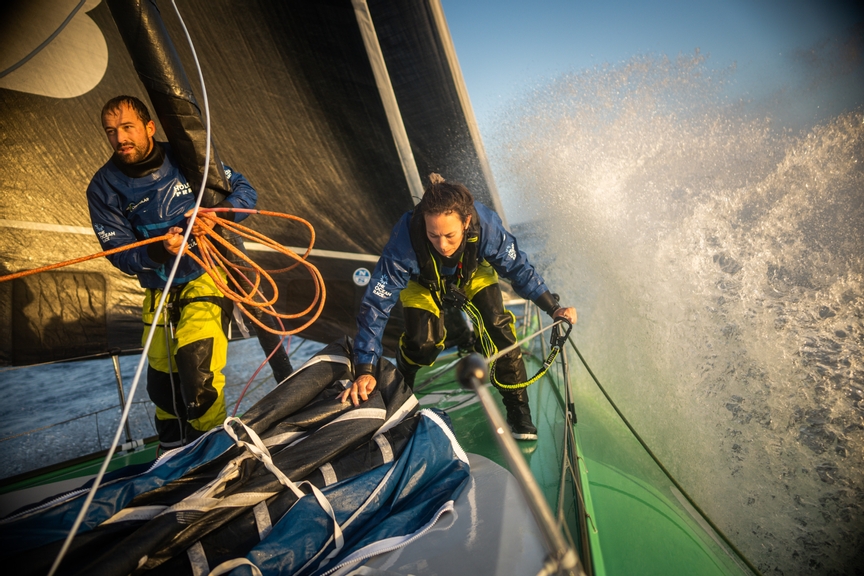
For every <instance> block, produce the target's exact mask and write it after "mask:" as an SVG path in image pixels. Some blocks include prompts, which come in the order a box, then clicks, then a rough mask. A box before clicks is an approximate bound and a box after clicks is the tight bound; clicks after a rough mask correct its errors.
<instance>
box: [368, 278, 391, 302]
mask: <svg viewBox="0 0 864 576" xmlns="http://www.w3.org/2000/svg"><path fill="white" fill-rule="evenodd" d="M386 288H387V285H386V284H384V282H382V281H381V280H379V281H378V283H377V284H376V285H375V288H374V289H373V290H372V293H373V294H375V296H378V297H379V298H389V297H390V296H391V295H392V294H393V293H392V292H388V291H387V290H386Z"/></svg>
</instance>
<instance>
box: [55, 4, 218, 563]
mask: <svg viewBox="0 0 864 576" xmlns="http://www.w3.org/2000/svg"><path fill="white" fill-rule="evenodd" d="M171 5H172V6H174V11H175V12H176V13H177V18H179V19H180V24H181V25H182V26H183V32H184V34H185V35H186V39H187V40H188V42H189V47H190V48H191V50H192V57H193V59H194V60H195V67H196V69H197V70H198V78H199V80H200V82H201V94H202V97H203V100H204V117H205V125H206V128H207V133H206V134H207V135H206V143H207V151H206V153H205V156H204V176H203V178H202V179H201V189H200V190H199V192H198V198H197V199H196V201H195V212H194V213H193V214H192V217H191V218H190V220H189V226H188V227H187V228H186V232H185V233H184V234H183V242H182V243H181V244H180V249H179V251H178V252H177V256H176V257H175V258H174V264H173V265H172V266H171V272H170V273H169V274H168V279H167V281H166V282H165V289H164V290H163V291H162V297H161V298H160V299H159V305H158V306H156V311H155V313H154V318H158V317H159V315H160V314H161V313H162V309H163V308H164V306H165V301H166V300H167V298H168V290H169V289H170V288H171V285H172V284H173V282H174V277H175V276H176V274H177V268H178V266H179V265H180V260H181V258H182V255H183V250H184V249H185V248H186V244H187V243H188V242H189V236H190V235H191V234H192V226H193V224H194V223H195V218H196V217H197V216H198V208H199V207H200V206H201V200H202V198H203V197H204V190H205V188H206V184H207V171H208V169H209V167H210V106H209V104H208V102H207V88H206V86H205V84H204V75H203V73H202V72H201V64H200V63H199V62H198V55H197V54H196V52H195V46H194V45H193V43H192V37H191V36H190V35H189V30H187V29H186V24H185V23H184V22H183V17H182V16H181V15H180V10H178V9H177V4H175V2H174V0H171ZM155 332H156V330H153V329H151V330H149V331H148V333H147V339H146V341H145V342H144V350H143V351H142V352H141V358H140V360H139V361H138V367H137V369H136V370H135V377H134V378H133V379H132V385H131V387H130V388H129V395H128V400H127V401H126V404H125V406H123V413H122V414H121V415H120V422H119V423H118V424H117V431H116V432H115V434H114V440H113V441H112V442H111V446H110V447H109V448H108V452H107V453H106V454H105V459H104V460H103V461H102V466H101V467H100V468H99V472H98V473H97V474H96V478H94V479H93V485H92V486H91V488H90V491H89V492H88V493H87V498H86V499H85V500H84V505H83V506H82V507H81V511H80V512H79V513H78V516H77V518H75V522H74V523H73V524H72V528H71V529H70V530H69V535H68V536H67V537H66V540H65V541H64V542H63V546H62V548H60V552H59V553H58V554H57V558H55V559H54V564H53V565H52V566H51V570H50V571H49V572H48V576H54V574H55V573H56V572H57V568H59V567H60V562H62V561H63V558H64V557H65V556H66V552H67V551H68V550H69V546H70V545H71V544H72V540H73V538H75V534H76V532H78V528H79V527H80V526H81V523H82V522H83V521H84V517H85V516H86V515H87V510H88V509H89V508H90V504H91V503H92V502H93V498H94V497H95V496H96V491H97V490H98V489H99V485H100V484H101V483H102V478H103V477H104V476H105V471H106V470H107V469H108V464H109V463H110V462H111V457H112V456H114V451H115V450H116V448H117V445H118V444H120V436H121V435H122V433H123V428H124V426H125V424H126V421H127V420H128V418H129V411H130V410H131V408H132V399H133V398H135V392H136V390H137V389H138V382H139V381H140V380H141V374H142V373H143V371H144V365H145V364H146V362H147V352H148V351H149V350H150V344H151V343H152V342H153V335H154V334H155Z"/></svg>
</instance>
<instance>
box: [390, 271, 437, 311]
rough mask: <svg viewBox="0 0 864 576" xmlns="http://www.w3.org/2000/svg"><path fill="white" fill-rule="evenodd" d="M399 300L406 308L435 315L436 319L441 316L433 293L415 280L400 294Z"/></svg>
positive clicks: (409, 282) (410, 281)
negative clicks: (417, 309)
mask: <svg viewBox="0 0 864 576" xmlns="http://www.w3.org/2000/svg"><path fill="white" fill-rule="evenodd" d="M399 300H400V301H401V302H402V306H404V307H405V308H419V309H420V310H426V311H427V312H431V313H432V314H435V316H436V317H438V316H440V315H441V311H440V310H438V305H437V304H435V300H433V299H432V293H431V292H429V290H428V289H427V288H424V287H423V286H421V285H420V283H419V282H415V281H414V280H409V281H408V286H406V287H405V289H404V290H402V292H400V293H399Z"/></svg>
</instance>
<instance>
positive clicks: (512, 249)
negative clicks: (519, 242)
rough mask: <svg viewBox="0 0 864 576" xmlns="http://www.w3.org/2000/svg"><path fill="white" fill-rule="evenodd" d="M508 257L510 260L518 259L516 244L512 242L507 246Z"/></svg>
mask: <svg viewBox="0 0 864 576" xmlns="http://www.w3.org/2000/svg"><path fill="white" fill-rule="evenodd" d="M507 257H508V258H510V260H515V259H516V246H515V244H513V243H512V242H511V243H510V246H508V247H507Z"/></svg>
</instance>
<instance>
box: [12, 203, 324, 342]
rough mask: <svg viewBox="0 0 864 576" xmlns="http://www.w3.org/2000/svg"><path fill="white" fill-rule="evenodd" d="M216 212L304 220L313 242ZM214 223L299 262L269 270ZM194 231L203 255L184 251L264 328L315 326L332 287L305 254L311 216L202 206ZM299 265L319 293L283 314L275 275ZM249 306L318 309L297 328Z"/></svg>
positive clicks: (44, 268)
mask: <svg viewBox="0 0 864 576" xmlns="http://www.w3.org/2000/svg"><path fill="white" fill-rule="evenodd" d="M214 212H246V213H252V214H261V215H264V216H273V217H276V218H283V219H286V220H292V221H295V222H299V223H301V224H303V225H304V226H306V227H307V228H308V229H309V233H310V236H311V237H310V240H309V246H308V248H306V251H305V252H304V253H303V255H302V256H300V255H298V254H297V253H296V252H294V251H293V250H291V249H290V248H287V247H285V246H283V245H281V244H279V243H278V242H276V241H274V240H272V239H270V238H268V237H267V236H264V235H263V234H261V233H259V232H256V231H255V230H252V229H251V228H248V227H246V226H242V225H240V224H237V223H236V222H232V221H231V220H226V219H224V218H220V217H218V216H216V215H215V214H214ZM215 226H221V227H222V228H224V229H225V230H229V231H231V232H233V233H235V234H237V235H238V236H241V237H243V238H246V239H247V240H252V241H255V242H258V243H260V244H262V245H264V246H266V247H268V248H270V249H272V250H274V251H276V252H279V253H280V254H283V255H284V256H287V257H288V258H289V259H291V260H294V263H293V264H291V265H290V266H288V267H286V268H280V269H278V270H265V269H263V268H262V267H261V266H259V265H258V264H256V263H255V262H254V261H253V260H252V259H251V258H249V257H248V256H247V255H246V254H244V253H243V252H242V251H241V250H239V249H238V248H237V247H236V246H233V245H232V244H230V243H229V242H227V241H226V240H225V239H224V238H222V236H220V235H219V234H218V233H217V232H215V231H214V227H215ZM193 235H194V236H195V240H196V243H197V244H198V251H199V252H200V256H199V255H198V254H195V253H194V252H192V251H191V250H190V249H189V246H188V244H187V245H186V247H185V249H184V251H183V253H184V255H187V256H189V257H190V258H192V259H193V260H194V261H195V262H197V263H198V265H199V266H201V267H202V268H203V269H204V270H205V271H206V272H207V274H209V275H210V278H212V279H213V282H214V283H215V284H216V286H217V287H218V288H219V290H220V291H221V292H222V294H224V295H225V297H226V298H229V299H230V300H232V301H234V302H235V303H236V304H237V306H238V307H239V308H240V310H241V312H243V314H244V315H245V316H246V317H247V318H249V319H250V320H252V322H254V323H255V324H256V325H257V326H258V327H260V328H261V329H262V330H266V331H267V332H271V333H273V334H278V335H280V336H290V335H292V334H296V333H298V332H300V331H302V330H305V329H306V328H308V327H309V326H311V325H312V323H313V322H315V321H316V320H317V319H318V317H319V316H320V315H321V312H322V311H323V309H324V301H325V299H326V296H327V291H326V289H325V287H324V279H323V278H322V277H321V273H320V272H319V271H318V269H317V268H316V267H315V266H313V265H312V264H310V263H309V262H307V261H306V258H307V257H308V256H309V254H310V253H311V252H312V246H313V245H314V243H315V230H314V229H313V228H312V225H311V224H310V223H309V222H308V221H307V220H304V219H303V218H300V217H298V216H292V215H290V214H282V213H280V212H270V211H267V210H241V209H236V208H202V209H200V210H199V212H198V218H197V219H196V226H195V228H194V230H193ZM172 236H173V235H172V234H165V235H163V236H158V237H156V238H148V239H146V240H142V241H140V242H135V243H133V244H128V245H126V246H121V247H119V248H113V249H111V250H105V251H103V252H99V253H97V254H91V255H89V256H83V257H81V258H75V259H74V260H67V261H65V262H59V263H57V264H51V265H48V266H42V267H41V268H34V269H32V270H22V271H20V272H15V273H14V274H9V275H7V276H0V282H5V281H7V280H14V279H16V278H23V277H24V276H30V275H32V274H38V273H39V272H46V271H48V270H54V269H57V268H62V267H64V266H70V265H72V264H78V263H80V262H86V261H87V260H93V259H95V258H99V257H102V256H110V255H111V254H117V253H118V252H123V251H124V250H131V249H133V248H137V247H139V246H144V245H146V244H151V243H153V242H161V241H163V240H166V239H168V238H171V237H172ZM214 240H215V243H214ZM217 244H218V245H221V247H222V248H224V249H225V250H227V251H229V252H231V253H232V254H233V255H234V256H236V257H237V258H238V259H239V260H241V261H243V262H244V263H246V264H247V266H242V265H238V264H235V263H233V262H231V261H229V260H228V258H227V257H226V256H224V255H223V254H222V253H221V252H220V251H219V249H218V248H217ZM300 265H302V266H305V267H306V269H307V270H308V271H309V274H310V276H312V281H313V284H314V286H315V295H314V297H313V298H312V302H311V303H310V304H309V306H308V307H307V308H306V309H305V310H303V311H302V312H298V313H296V314H279V313H277V312H276V311H275V310H273V308H272V306H273V304H274V303H275V302H276V300H277V299H278V298H279V289H278V288H277V286H276V282H275V281H274V280H273V277H272V276H271V274H277V273H280V272H287V271H289V270H293V269H294V268H296V267H297V266H300ZM217 268H222V269H223V270H225V271H226V272H230V271H234V272H236V274H231V273H228V274H227V277H228V279H229V280H230V283H231V285H229V284H228V283H227V282H225V281H224V280H223V279H222V276H221V275H220V274H218V273H217V271H216V269H217ZM250 272H251V273H252V275H253V276H254V280H253V279H250V278H249V276H247V274H245V273H250ZM235 275H236V276H237V277H240V278H243V279H245V280H246V282H248V283H249V286H240V283H239V282H238V280H237V279H236V278H235ZM262 281H263V282H262ZM262 283H263V284H265V285H269V286H270V289H271V290H272V291H273V296H272V297H271V298H269V299H267V298H265V297H264V296H263V294H262V292H261V286H262ZM247 308H260V309H261V311H262V312H263V313H265V314H269V315H271V316H275V317H276V318H279V319H280V320H281V319H287V320H292V319H297V318H301V317H303V316H305V315H306V314H309V313H310V312H312V311H313V310H314V314H313V315H312V317H311V318H310V319H309V320H308V321H306V323H304V324H303V325H302V326H300V327H298V328H294V329H293V330H275V329H273V328H270V327H269V326H266V325H265V324H263V323H262V322H261V321H260V320H258V318H256V317H255V316H254V315H253V314H252V313H251V312H249V310H248V309H247ZM280 323H281V322H280ZM283 328H284V327H283Z"/></svg>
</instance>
